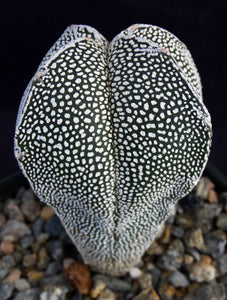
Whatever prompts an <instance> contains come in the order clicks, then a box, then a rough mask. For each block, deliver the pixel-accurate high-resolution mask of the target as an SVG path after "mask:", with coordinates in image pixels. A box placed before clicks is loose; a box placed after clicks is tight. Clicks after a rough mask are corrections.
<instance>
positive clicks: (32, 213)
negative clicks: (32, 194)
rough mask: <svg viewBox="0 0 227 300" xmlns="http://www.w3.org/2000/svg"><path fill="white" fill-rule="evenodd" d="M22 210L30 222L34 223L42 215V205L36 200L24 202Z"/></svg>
mask: <svg viewBox="0 0 227 300" xmlns="http://www.w3.org/2000/svg"><path fill="white" fill-rule="evenodd" d="M21 210H22V212H23V214H24V216H25V217H26V219H27V220H28V221H30V222H34V221H35V220H36V219H37V218H38V216H39V214H40V204H39V202H38V201H35V200H34V199H29V200H26V201H24V202H23V204H22V205H21Z"/></svg>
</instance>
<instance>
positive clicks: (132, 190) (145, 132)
mask: <svg viewBox="0 0 227 300" xmlns="http://www.w3.org/2000/svg"><path fill="white" fill-rule="evenodd" d="M210 144H211V122H210V116H209V113H208V111H207V109H206V108H205V106H204V104H203V101H202V92H201V83H200V78H199V75H198V72H197V69H196V67H195V65H194V62H193V60H192V57H191V55H190V53H189V51H188V50H187V48H186V46H185V45H184V44H183V43H182V42H180V41H179V39H178V38H176V37H175V36H174V35H173V34H171V33H170V32H168V31H166V30H164V29H162V28H159V27H157V26H152V25H146V24H136V25H132V26H131V27H129V28H128V29H126V30H124V31H122V32H121V33H120V34H119V35H117V36H116V37H115V38H114V39H113V40H112V42H111V43H110V44H109V43H108V42H107V41H106V39H105V38H104V37H103V36H102V35H101V34H100V33H98V32H97V31H96V30H95V29H93V28H92V27H89V26H84V25H72V26H70V27H68V28H67V29H66V31H65V32H64V33H63V35H62V36H61V37H60V38H59V40H58V41H57V42H56V43H55V44H54V45H53V47H52V48H51V49H50V50H49V52H48V53H47V54H46V56H45V57H44V59H43V61H42V62H41V64H40V66H39V68H38V70H37V72H36V74H35V75H34V77H33V78H32V79H31V81H30V83H29V85H28V87H27V89H26V91H25V93H24V96H23V98H22V101H21V105H20V108H19V113H18V118H17V123H16V132H15V156H16V158H17V159H18V162H19V165H20V167H21V169H22V171H23V173H24V175H25V176H26V177H27V178H28V180H29V182H30V185H31V187H32V188H33V190H34V191H35V192H36V194H37V195H38V196H39V198H40V199H41V200H42V201H44V202H45V203H47V204H49V205H51V206H52V207H54V209H55V211H56V213H57V215H58V216H59V217H60V219H61V221H62V223H63V224H64V226H65V228H66V230H67V232H68V234H69V235H70V237H71V239H72V240H73V242H74V243H75V245H76V247H77V249H78V250H79V251H80V253H81V255H82V257H83V259H84V261H85V263H87V264H89V265H90V266H91V267H92V268H93V269H96V270H98V271H100V272H104V273H108V274H111V275H119V274H123V273H124V272H127V271H128V270H129V269H130V268H131V267H132V266H134V265H135V264H137V263H138V262H139V260H140V258H141V256H142V255H143V253H144V251H145V250H146V249H147V248H148V247H149V245H150V244H151V243H152V241H153V240H154V238H155V236H156V234H157V232H158V230H159V228H160V226H161V224H162V223H163V222H164V221H165V220H166V218H167V216H168V214H169V212H170V211H171V209H172V208H173V206H174V205H175V204H176V202H177V200H178V199H179V198H181V197H183V196H185V195H186V194H187V193H188V192H189V191H190V190H191V189H192V188H193V187H194V186H195V184H196V183H197V182H198V180H199V178H200V176H201V173H202V171H203V169H204V167H205V164H206V162H207V158H208V154H209V149H210Z"/></svg>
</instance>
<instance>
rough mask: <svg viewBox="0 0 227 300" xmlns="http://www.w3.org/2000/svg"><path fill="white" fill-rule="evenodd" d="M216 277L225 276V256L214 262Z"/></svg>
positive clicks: (226, 263) (226, 266) (226, 262)
mask: <svg viewBox="0 0 227 300" xmlns="http://www.w3.org/2000/svg"><path fill="white" fill-rule="evenodd" d="M214 265H215V268H216V272H217V276H222V275H225V274H227V254H225V255H223V256H221V257H218V258H217V259H216V260H215V262H214Z"/></svg>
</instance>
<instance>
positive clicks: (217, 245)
mask: <svg viewBox="0 0 227 300" xmlns="http://www.w3.org/2000/svg"><path fill="white" fill-rule="evenodd" d="M204 240H205V249H204V250H203V251H202V252H203V253H206V254H210V255H211V256H212V257H213V258H218V257H220V256H222V255H223V254H224V251H225V246H226V240H223V239H222V238H221V237H219V236H218V235H215V234H212V233H207V234H205V235H204Z"/></svg>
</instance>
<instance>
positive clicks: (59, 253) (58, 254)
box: [47, 240, 63, 261]
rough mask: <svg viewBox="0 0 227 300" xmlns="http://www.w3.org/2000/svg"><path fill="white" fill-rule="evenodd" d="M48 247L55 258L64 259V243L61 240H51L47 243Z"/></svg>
mask: <svg viewBox="0 0 227 300" xmlns="http://www.w3.org/2000/svg"><path fill="white" fill-rule="evenodd" d="M47 249H48V252H49V254H50V255H51V256H52V258H53V259H55V260H57V261H60V260H62V259H63V244H62V241H61V240H51V241H49V242H48V243H47Z"/></svg>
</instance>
